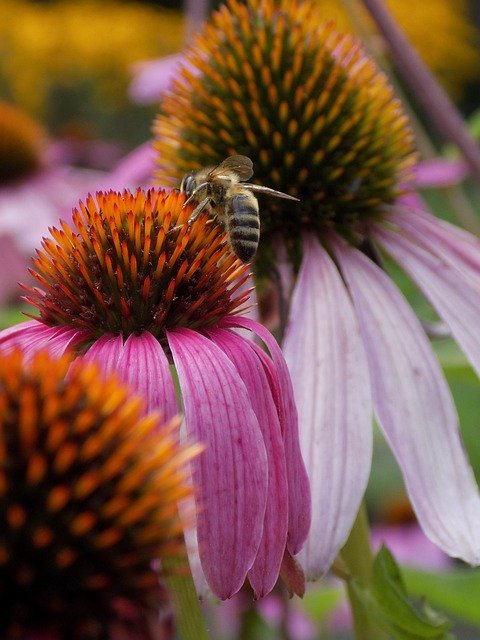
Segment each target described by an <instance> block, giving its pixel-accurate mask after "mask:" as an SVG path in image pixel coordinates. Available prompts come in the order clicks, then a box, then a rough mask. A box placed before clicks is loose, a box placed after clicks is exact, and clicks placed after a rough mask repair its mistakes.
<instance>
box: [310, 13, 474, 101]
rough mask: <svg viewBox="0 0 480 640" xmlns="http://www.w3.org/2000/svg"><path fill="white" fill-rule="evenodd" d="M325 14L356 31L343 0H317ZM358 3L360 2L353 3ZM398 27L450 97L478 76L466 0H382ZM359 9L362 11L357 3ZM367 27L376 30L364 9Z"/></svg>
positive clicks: (343, 28) (457, 93) (342, 25)
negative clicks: (345, 9) (453, 0)
mask: <svg viewBox="0 0 480 640" xmlns="http://www.w3.org/2000/svg"><path fill="white" fill-rule="evenodd" d="M317 2H318V4H319V5H320V6H321V8H322V10H323V11H324V14H325V18H329V17H331V18H333V19H334V20H335V22H336V26H337V29H338V30H339V31H343V30H352V31H355V25H354V24H353V22H354V21H353V20H352V21H351V20H349V18H348V17H347V15H346V13H345V11H344V9H343V5H345V4H347V2H345V1H344V0H317ZM352 4H354V5H356V6H359V3H357V2H355V3H352ZM385 4H386V5H387V6H388V8H389V9H390V10H391V12H392V14H393V16H394V17H395V19H396V20H397V21H398V24H399V25H400V27H401V28H402V29H403V30H404V31H405V34H406V35H407V37H408V38H409V40H410V42H411V43H412V45H413V46H414V47H415V48H416V50H417V51H418V53H419V54H420V56H421V57H422V59H423V61H424V62H425V63H426V64H427V65H428V66H429V67H430V68H431V69H432V70H433V71H434V72H435V74H436V75H437V76H438V78H439V80H440V81H441V82H442V84H443V85H444V87H445V88H446V89H447V90H448V91H449V93H450V94H451V95H452V96H453V97H458V96H459V95H461V92H462V87H463V86H464V85H465V84H466V83H467V82H469V81H471V80H474V79H475V78H479V76H480V48H479V40H480V35H479V33H478V31H477V30H476V28H475V27H474V26H473V24H472V23H471V22H469V17H468V2H467V0H456V1H455V2H452V0H420V1H419V0H385ZM360 11H362V9H361V7H360ZM360 15H362V16H363V17H364V18H365V21H366V27H367V28H368V29H370V30H371V31H372V34H374V33H375V28H374V26H373V22H372V21H371V20H370V18H369V16H368V15H367V13H366V12H363V11H362V13H361V14H360Z"/></svg>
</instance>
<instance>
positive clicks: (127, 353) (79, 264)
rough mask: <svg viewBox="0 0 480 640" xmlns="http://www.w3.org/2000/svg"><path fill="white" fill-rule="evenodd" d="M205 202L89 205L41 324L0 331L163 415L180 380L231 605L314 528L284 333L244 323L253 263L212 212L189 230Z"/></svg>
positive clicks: (67, 244)
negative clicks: (94, 369) (88, 370)
mask: <svg viewBox="0 0 480 640" xmlns="http://www.w3.org/2000/svg"><path fill="white" fill-rule="evenodd" d="M193 207H194V205H193V203H189V204H187V205H185V195H184V194H180V193H179V192H175V191H172V192H170V193H167V192H165V191H164V190H161V189H151V190H149V191H148V192H144V191H142V190H141V189H139V190H137V192H136V193H131V192H129V191H124V192H123V193H118V192H113V191H112V192H108V193H103V192H99V193H97V194H96V196H89V197H88V198H87V199H86V201H85V202H81V203H80V205H79V208H78V209H76V210H75V211H74V213H73V225H72V227H70V226H69V225H67V224H66V223H62V225H61V227H60V228H52V230H51V234H52V237H50V238H45V239H44V240H43V243H42V249H39V250H38V251H37V257H36V258H35V259H34V261H33V268H32V270H31V275H32V277H33V278H34V279H35V280H36V281H37V284H38V287H29V286H27V287H25V289H26V291H27V296H26V299H27V301H28V302H30V303H31V304H32V305H33V307H34V308H36V309H37V311H38V312H39V316H38V317H37V318H35V319H33V320H31V321H28V322H26V323H23V324H20V325H17V326H16V327H13V328H11V329H7V330H6V331H4V332H2V333H0V352H3V353H5V352H8V351H9V350H11V349H12V348H14V347H15V346H17V345H18V346H20V347H21V348H22V349H23V350H24V352H25V354H26V357H30V356H31V355H32V354H33V353H35V352H36V351H37V350H38V349H39V348H46V349H48V350H49V351H50V352H51V353H53V354H55V355H59V354H62V353H64V352H65V351H66V350H67V349H71V350H73V351H74V352H75V353H76V354H77V355H78V356H79V357H81V358H82V360H84V361H85V360H86V361H94V362H97V363H98V364H99V366H100V368H101V369H102V371H104V372H105V373H110V372H112V371H113V372H116V373H117V375H118V376H119V377H120V378H121V379H122V380H123V381H124V382H125V383H128V384H129V385H130V386H131V387H132V388H133V389H134V390H135V391H136V392H138V393H140V394H142V395H143V396H144V397H145V399H146V408H147V410H148V411H151V410H155V409H160V410H161V411H162V412H163V415H164V419H165V420H169V419H171V418H172V416H174V415H176V414H177V413H178V411H179V403H178V400H177V393H176V390H175V383H174V377H173V375H175V377H176V378H177V379H178V384H179V387H180V391H181V403H182V411H183V413H184V415H185V430H186V433H187V436H188V439H189V441H191V442H195V443H196V442H198V443H201V444H202V445H203V447H204V451H203V453H202V454H201V455H200V456H199V457H197V458H195V459H194V460H192V462H191V467H192V477H193V484H194V486H195V487H196V494H195V498H196V500H197V504H198V513H197V538H198V552H199V555H200V560H201V566H202V569H203V573H204V575H205V578H206V580H207V583H208V585H209V586H210V588H211V590H212V591H213V592H214V593H215V594H216V595H217V596H218V597H220V598H229V597H231V596H232V595H233V594H235V593H236V592H237V591H238V590H239V589H240V588H241V587H242V585H243V584H244V582H245V580H246V579H247V578H248V580H249V582H250V584H251V586H252V588H253V590H254V592H255V594H256V596H257V597H261V596H263V595H265V594H266V593H268V592H269V591H270V590H271V589H272V588H273V586H274V585H275V583H276V581H277V579H278V576H279V574H280V570H281V569H282V575H283V576H284V575H288V574H289V572H291V571H293V570H294V561H293V560H292V556H294V555H295V554H297V553H298V552H299V551H300V549H301V548H302V546H303V543H304V541H305V539H306V536H307V533H308V529H309V525H310V491H309V484H308V479H307V476H306V472H305V468H304V465H303V461H302V458H301V454H300V447H299V440H298V423H297V413H296V408H295V403H294V400H293V390H292V384H291V381H290V377H289V374H288V370H287V367H286V363H285V361H284V359H283V356H282V353H281V351H280V348H279V346H278V344H277V343H276V341H275V339H274V338H273V336H272V335H271V334H270V333H269V332H268V331H267V330H266V329H265V328H264V327H263V326H262V325H260V324H259V323H257V322H255V321H253V320H250V319H249V318H247V317H244V316H242V315H241V313H242V310H244V308H245V306H246V300H247V299H248V296H249V291H248V290H246V291H245V290H242V287H243V285H244V283H245V281H246V280H247V279H248V278H249V266H248V264H243V263H242V262H241V261H240V260H239V259H238V258H236V256H235V255H234V254H233V253H231V251H230V250H229V245H228V242H227V238H226V234H225V232H224V231H223V230H222V229H221V228H220V227H219V226H218V225H212V224H210V221H209V216H208V214H207V213H206V212H204V213H202V214H201V215H199V216H197V217H196V218H195V219H194V220H193V221H191V222H190V223H189V224H187V222H188V220H189V218H191V216H192V213H193ZM173 230H174V232H173ZM238 329H243V330H247V331H248V332H250V333H253V334H254V335H256V336H257V337H258V338H260V339H261V340H262V341H263V343H264V345H265V347H266V349H268V353H267V352H266V351H264V350H263V349H261V348H260V346H259V345H258V344H257V342H255V341H253V340H250V339H247V338H246V337H244V336H243V335H240V333H239V332H238Z"/></svg>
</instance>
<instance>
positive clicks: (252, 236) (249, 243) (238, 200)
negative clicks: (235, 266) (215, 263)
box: [227, 193, 260, 262]
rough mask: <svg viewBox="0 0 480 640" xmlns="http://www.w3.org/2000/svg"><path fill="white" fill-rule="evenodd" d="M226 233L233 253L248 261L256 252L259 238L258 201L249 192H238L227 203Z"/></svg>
mask: <svg viewBox="0 0 480 640" xmlns="http://www.w3.org/2000/svg"><path fill="white" fill-rule="evenodd" d="M229 214H230V215H229V217H228V224H227V229H228V235H229V237H230V244H231V246H232V249H233V251H234V253H235V254H236V255H237V256H238V257H239V258H240V260H243V262H248V261H249V260H251V259H252V258H253V257H254V255H255V253H256V252H257V248H258V242H259V240H260V217H259V215H258V203H257V200H256V198H255V197H254V196H253V195H252V194H250V193H246V194H245V193H238V194H235V195H234V196H232V197H231V201H230V203H229Z"/></svg>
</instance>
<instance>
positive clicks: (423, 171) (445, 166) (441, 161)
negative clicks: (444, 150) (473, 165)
mask: <svg viewBox="0 0 480 640" xmlns="http://www.w3.org/2000/svg"><path fill="white" fill-rule="evenodd" d="M467 175H468V167H467V165H466V164H465V162H463V160H447V159H445V158H435V159H433V160H427V161H424V162H420V163H418V164H417V166H416V167H415V176H414V180H415V185H416V186H417V187H420V188H421V187H448V186H450V185H454V184H457V183H458V182H460V181H461V180H463V179H464V178H466V177H467Z"/></svg>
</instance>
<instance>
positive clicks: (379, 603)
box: [353, 547, 453, 640]
mask: <svg viewBox="0 0 480 640" xmlns="http://www.w3.org/2000/svg"><path fill="white" fill-rule="evenodd" d="M353 587H354V589H355V591H356V593H357V595H358V597H359V599H360V600H361V601H362V603H363V604H364V606H365V608H366V610H367V611H368V613H369V615H370V616H371V617H372V619H373V620H374V621H375V622H376V623H377V624H378V625H379V626H380V627H381V628H382V629H383V630H384V631H385V632H386V633H388V634H389V636H390V637H391V638H393V639H394V640H422V639H424V638H425V639H431V640H452V638H453V636H452V635H451V634H450V632H449V631H450V628H451V623H450V622H449V621H448V620H446V619H445V618H444V617H443V616H442V615H441V614H440V613H439V612H437V611H435V610H434V609H433V608H432V607H431V606H430V605H429V604H427V603H426V602H425V601H423V600H422V601H420V602H414V601H413V600H412V599H411V598H409V597H408V595H407V590H406V587H405V583H404V581H403V578H402V575H401V573H400V569H399V567H398V565H397V564H396V562H395V560H394V558H393V556H392V555H391V553H390V552H389V551H388V549H387V548H386V547H382V548H381V549H380V551H379V552H378V554H377V556H376V558H375V561H374V565H373V578H372V584H371V588H370V589H368V590H367V589H365V588H363V587H361V586H360V585H358V584H356V583H354V584H353Z"/></svg>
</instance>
